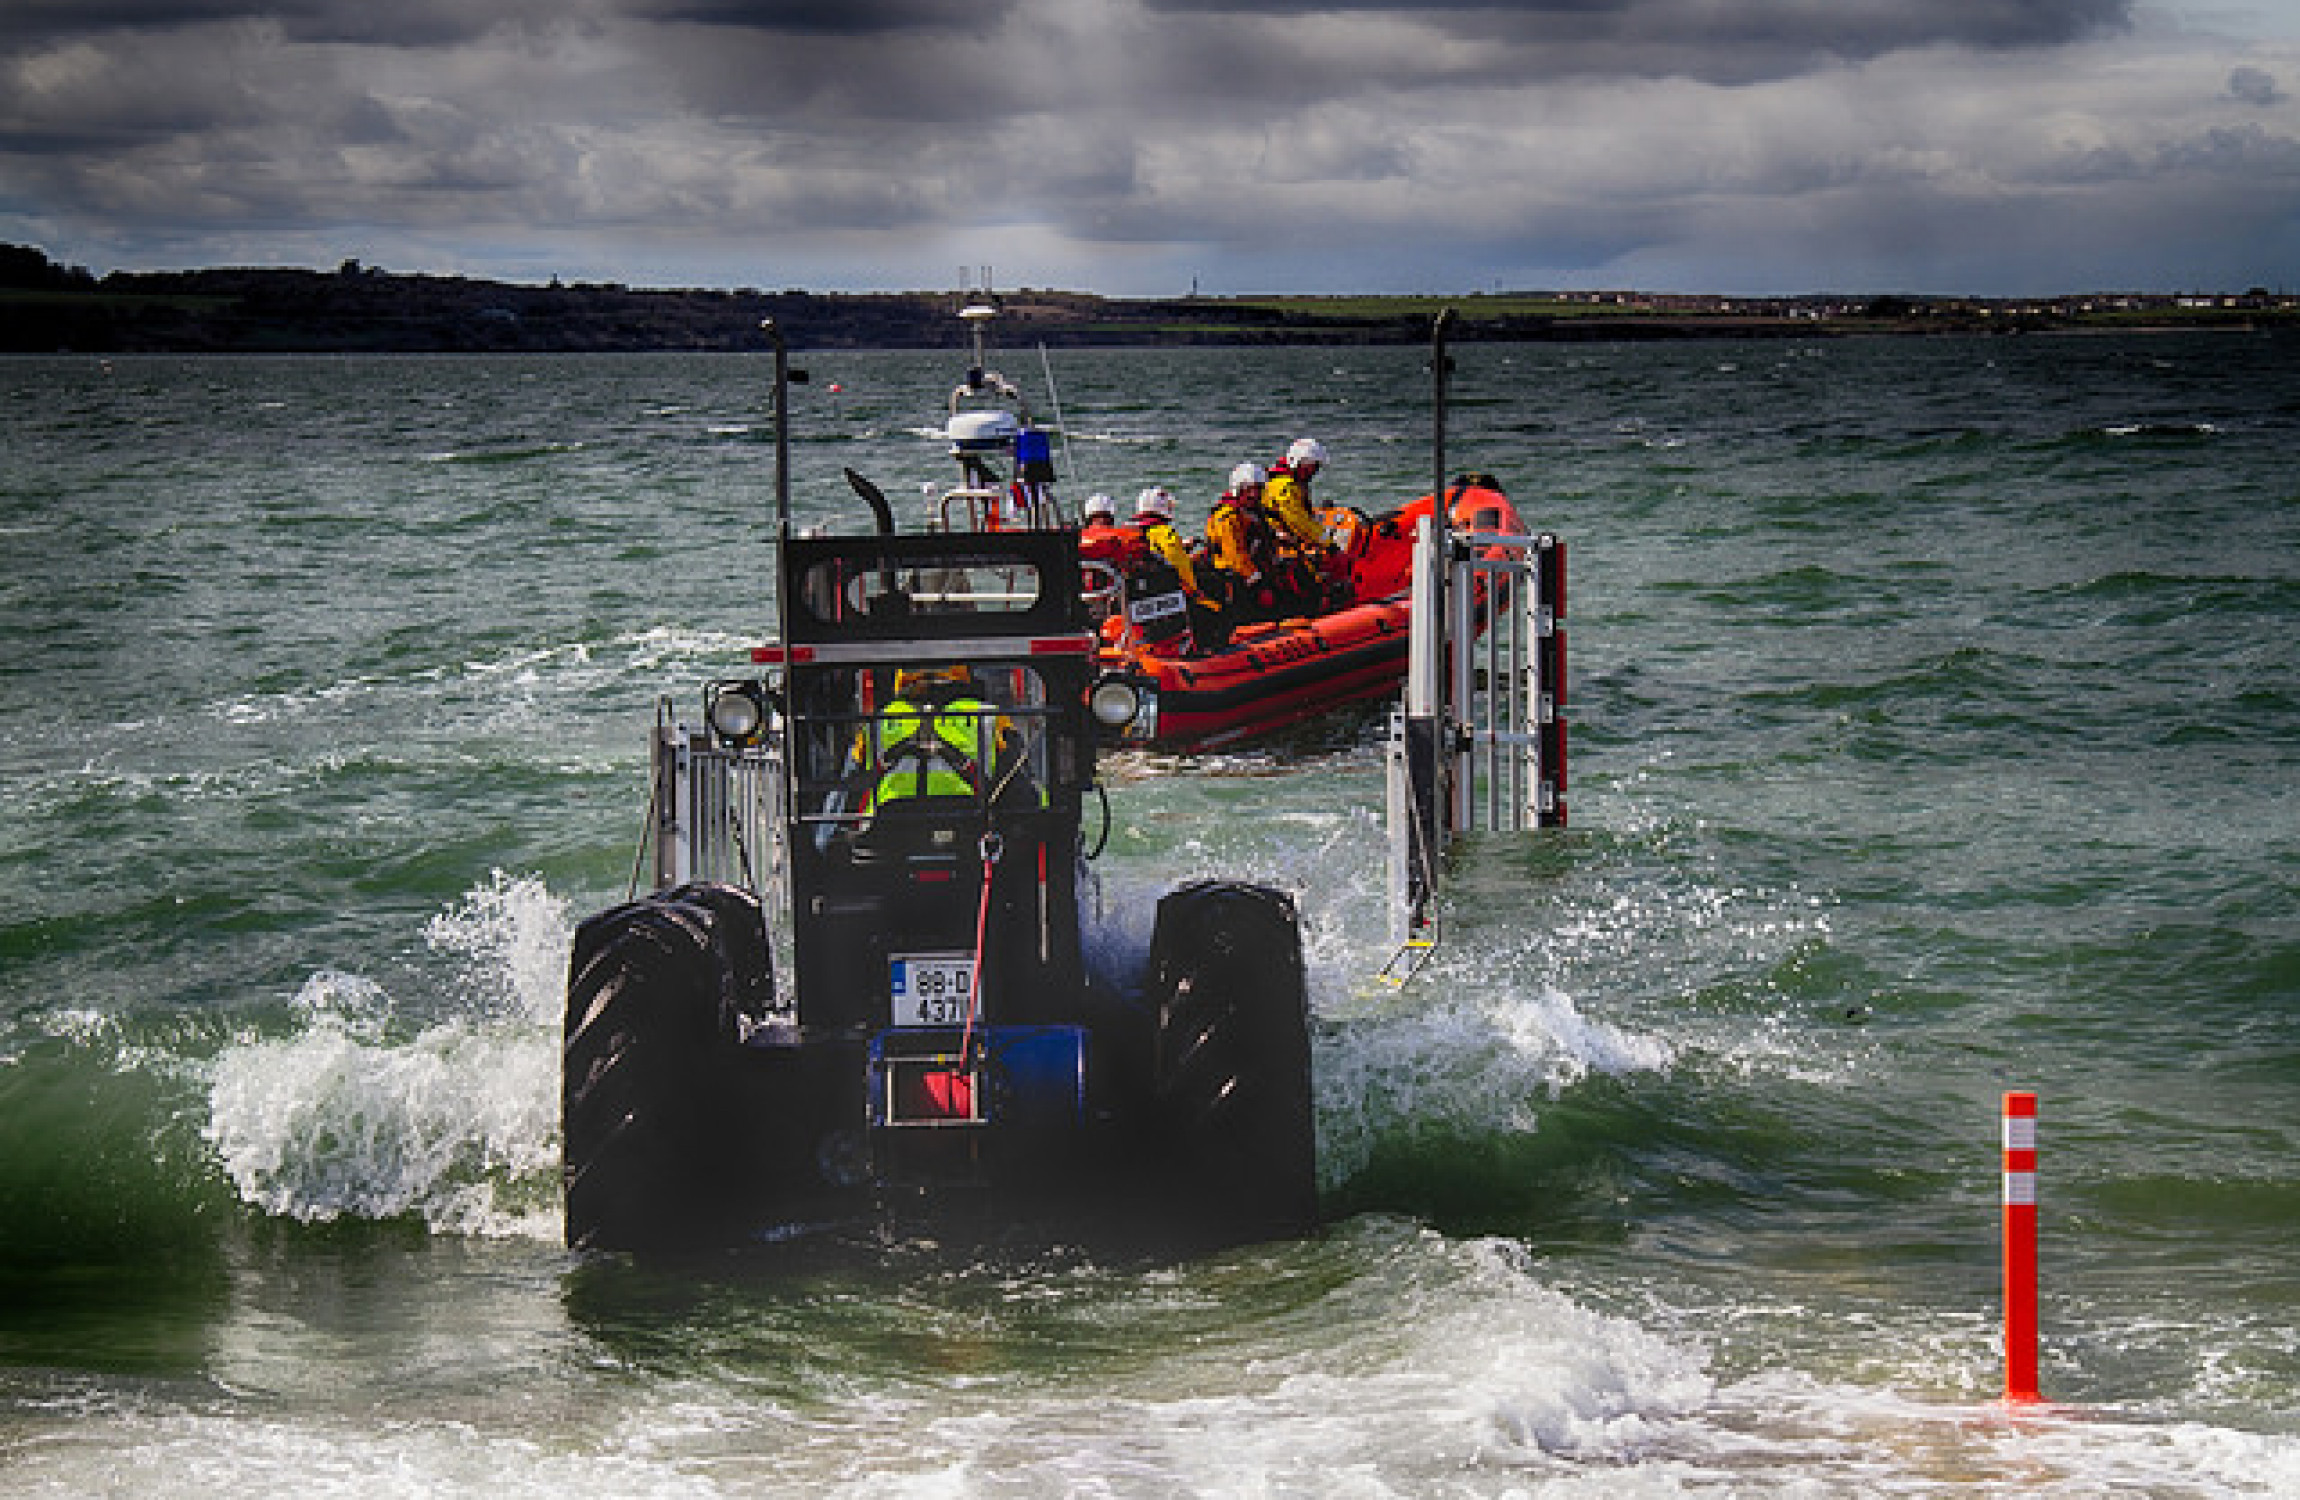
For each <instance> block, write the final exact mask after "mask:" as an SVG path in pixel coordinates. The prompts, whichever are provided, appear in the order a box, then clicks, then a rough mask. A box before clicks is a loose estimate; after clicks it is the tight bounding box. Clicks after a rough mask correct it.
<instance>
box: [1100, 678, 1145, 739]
mask: <svg viewBox="0 0 2300 1500" xmlns="http://www.w3.org/2000/svg"><path fill="white" fill-rule="evenodd" d="M1086 709H1087V712H1089V713H1091V714H1093V715H1094V722H1095V723H1097V724H1099V725H1101V726H1102V727H1103V728H1104V729H1124V728H1125V727H1126V726H1127V725H1129V724H1131V723H1133V722H1134V721H1135V719H1137V718H1138V717H1140V716H1141V713H1142V689H1141V688H1140V687H1139V686H1138V685H1137V684H1136V683H1135V682H1134V680H1133V679H1132V678H1130V677H1105V678H1103V679H1102V680H1101V681H1100V682H1097V683H1096V684H1094V691H1093V692H1092V693H1090V694H1088V695H1087V698H1086Z"/></svg>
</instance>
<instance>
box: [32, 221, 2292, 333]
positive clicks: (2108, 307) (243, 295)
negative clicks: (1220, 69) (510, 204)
mask: <svg viewBox="0 0 2300 1500" xmlns="http://www.w3.org/2000/svg"><path fill="white" fill-rule="evenodd" d="M956 301H957V299H956V297H955V296H954V295H953V294H951V293H948V292H887V293H816V292H806V291H798V290H787V291H778V292H762V291H755V290H740V291H725V290H647V289H642V288H633V287H627V286H620V285H613V284H598V283H573V284H561V283H559V282H556V281H554V282H552V283H550V284H549V285H546V286H533V285H522V284H518V283H511V282H495V281H479V280H472V279H469V278H465V277H459V276H425V275H400V274H394V273H389V272H384V271H380V270H377V269H374V268H372V267H367V266H362V265H360V264H359V263H358V262H356V261H347V262H345V263H344V264H343V265H342V266H341V267H339V268H337V269H336V270H334V271H309V270H279V269H215V270H198V271H146V272H125V271H121V272H113V273H112V274H110V275H107V276H104V277H101V278H98V277H95V276H92V275H90V274H89V273H87V272H85V271H81V270H77V269H74V268H69V267H64V266H59V265H55V264H53V263H52V262H50V261H49V260H48V258H47V257H46V255H44V254H42V253H41V252H40V251H38V250H35V249H30V248H27V247H21V246H0V351H6V352H13V353H50V352H55V351H57V350H79V351H85V352H90V353H133V352H170V351H172V352H203V351H204V352H217V353H288V352H314V353H318V352H351V351H370V352H388V351H406V352H419V351H449V352H453V351H470V352H485V351H505V352H550V351H582V350H645V349H729V350H733V349H757V348H759V347H761V346H762V339H761V337H760V333H759V325H760V323H761V322H762V321H763V320H765V319H768V318H773V319H775V320H777V322H778V323H780V325H781V326H782V327H783V328H784V329H786V330H787V332H788V334H789V337H790V340H791V343H792V345H793V346H794V347H798V348H871V349H906V348H939V347H945V346H951V345H956V344H959V343H961V342H962V341H963V339H964V332H963V330H962V328H961V327H960V325H959V323H958V321H957V320H956V319H955V318H953V317H952V316H951V312H952V309H953V307H954V306H955V304H956ZM999 302H1000V304H1001V307H1002V309H1003V311H1004V314H1005V326H1004V337H1005V338H1007V339H1008V340H1009V341H1015V340H1021V341H1024V342H1032V343H1044V344H1049V345H1060V346H1075V345H1092V344H1099V345H1126V344H1145V345H1149V344H1256V343H1263V344H1277V343H1335V344H1366V343H1414V342H1419V341H1420V340H1422V339H1424V338H1426V337H1427V336H1428V333H1429V327H1430V321H1431V319H1432V318H1434V317H1435V316H1436V315H1437V313H1438V312H1439V310H1440V309H1442V308H1446V307H1451V308H1453V309H1454V311H1455V314H1456V323H1455V331H1454V337H1456V338H1457V339H1461V340H1464V341H1481V340H1529V341H1530V340H1554V339H1661V338H1702V337H1733V338H1750V337H1772V336H1788V337H1803V338H1811V337H1822V336H1829V335H1837V334H1854V333H1936V332H2004V333H2013V332H2035V331H2049V330H2055V329H2084V328H2130V327H2167V328H2198V327H2203V328H2257V327H2265V326H2283V327H2292V326H2300V299H2295V298H2291V297H2285V296H2281V295H2272V294H2270V293H2268V292H2266V291H2264V290H2260V289H2254V290H2252V291H2249V292H2245V293H2240V294H2212V295H2196V294H2190V295H2169V294H2114V295H2089V296H2069V297H2057V298H2046V299H2018V300H2014V299H1984V298H1965V297H1897V296H1894V297H1875V296H1862V297H1831V296H1810V297H1722V296H1694V295H1665V294H1658V293H1644V292H1634V291H1608V292H1491V293H1473V294H1466V295H1462V296H1452V297H1437V296H1430V297H1402V296H1300V297H1296V296H1252V297H1235V296H1234V297H1201V296H1189V297H1174V298H1117V297H1098V296H1094V295H1091V294H1088V293H1082V292H1061V291H1043V290H1032V289H1028V288H1025V289H1022V290H1020V291H1014V292H1007V293H1003V294H1001V295H1000V297H999Z"/></svg>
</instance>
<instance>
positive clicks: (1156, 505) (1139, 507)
mask: <svg viewBox="0 0 2300 1500" xmlns="http://www.w3.org/2000/svg"><path fill="white" fill-rule="evenodd" d="M1134 514H1136V515H1138V516H1156V517H1158V519H1160V520H1162V521H1171V520H1173V519H1174V495H1173V492H1172V491H1170V490H1168V489H1167V488H1166V486H1164V485H1162V484H1154V485H1152V486H1150V488H1148V489H1146V490H1144V491H1143V492H1142V493H1141V494H1139V495H1137V496H1135V497H1134Z"/></svg>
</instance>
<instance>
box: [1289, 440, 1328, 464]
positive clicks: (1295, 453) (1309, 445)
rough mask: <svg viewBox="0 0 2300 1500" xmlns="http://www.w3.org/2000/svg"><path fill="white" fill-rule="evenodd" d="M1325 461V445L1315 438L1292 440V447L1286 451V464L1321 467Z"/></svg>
mask: <svg viewBox="0 0 2300 1500" xmlns="http://www.w3.org/2000/svg"><path fill="white" fill-rule="evenodd" d="M1325 461H1326V445H1325V444H1324V443H1321V442H1319V441H1318V440H1317V439H1316V438H1296V439H1294V446H1293V447H1291V448H1288V449H1287V450H1286V462H1287V463H1290V464H1318V465H1320V466H1323V465H1324V463H1325Z"/></svg>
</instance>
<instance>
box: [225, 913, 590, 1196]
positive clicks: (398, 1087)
mask: <svg viewBox="0 0 2300 1500" xmlns="http://www.w3.org/2000/svg"><path fill="white" fill-rule="evenodd" d="M568 932H569V928H568V917H567V912H566V907H565V903H563V902H562V901H560V900H559V899H558V898H556V897H553V896H551V895H550V894H549V892H548V891H546V890H545V889H544V887H543V885H542V883H541V882H540V881H537V880H533V879H511V878H509V877H506V876H504V875H502V874H500V873H498V874H497V875H496V876H495V877H494V878H493V880H492V881H490V882H489V883H488V884H487V885H484V886H481V887H479V888H478V889H477V890H475V891H474V892H472V893H471V894H470V895H469V896H467V897H466V898H465V900H464V902H463V903H462V904H461V905H460V906H458V907H457V908H455V909H454V910H452V911H449V912H446V913H443V914H441V915H440V916H438V917H436V918H434V919H433V922H432V924H431V928H430V932H429V936H430V940H431V943H432V946H433V947H434V948H435V949H436V950H438V951H441V952H443V953H446V954H449V955H452V956H454V957H456V958H457V959H459V960H460V965H459V969H460V972H459V973H458V975H457V977H456V980H455V983H454V990H455V992H454V993H453V994H451V995H449V996H446V997H443V1001H442V1002H441V1003H435V1004H433V1005H432V1006H430V1007H429V1009H431V1010H433V1011H435V1012H436V1011H441V1010H444V1011H445V1012H446V1014H445V1017H444V1018H443V1019H435V1020H432V1021H429V1022H428V1023H426V1024H422V1025H420V1026H416V1027H413V1028H412V1029H411V1028H410V1027H409V1026H408V1025H407V1024H406V1023H404V1022H403V1021H402V1019H401V1014H400V1011H401V1007H400V1006H399V1005H398V1004H396V1003H395V1002H394V1000H393V998H392V997H391V996H390V995H389V994H388V993H387V992H386V991H385V990H384V988H383V987H382V986H381V985H379V984H377V983H375V982H374V981H372V980H370V979H367V978H363V977H361V976H359V975H354V974H344V973H340V972H336V971H332V970H323V971H321V972H320V973H317V974H314V975H313V976H312V977H311V978H310V979H309V980H308V981H306V983H305V984H304V987H303V989H302V990H301V992H299V993H298V995H297V996H296V1000H295V1004H296V1008H297V1010H298V1011H299V1012H300V1013H301V1015H302V1024H301V1026H300V1028H299V1029H298V1030H297V1031H296V1032H295V1033H294V1034H293V1035H290V1036H286V1037H269V1038H257V1039H250V1040H247V1041H244V1042H242V1043H240V1044H238V1045H235V1046H233V1047H230V1048H227V1049H226V1050H225V1051H224V1052H223V1054H222V1055H221V1056H219V1057H218V1058H217V1059H216V1061H215V1064H214V1075H213V1080H212V1082H211V1084H210V1088H209V1116H208V1123H207V1128H206V1135H207V1139H208V1141H209V1143H210V1144H211V1145H212V1146H213V1147H214V1149H215V1151H216V1153H217V1155H218V1157H219V1158H220V1160H221V1161H222V1163H223V1166H224V1169H225V1171H226V1172H227V1174H228V1175H229V1176H230V1178H231V1180H232V1182H233V1184H234V1186H235V1187H236V1188H237V1189H238V1192H239V1195H240V1197H241V1199H242V1201H244V1202H246V1203H248V1204H250V1205H252V1206H254V1207H256V1208H259V1209H261V1210H263V1211H264V1212H266V1213H271V1214H278V1215H281V1216H284V1217H288V1218H295V1219H300V1220H305V1221H307V1222H318V1221H326V1220H332V1219H335V1218H339V1217H342V1216H346V1215H350V1216H356V1217H361V1218H378V1219H380V1218H392V1217H397V1216H401V1215H416V1216H419V1217H421V1218H422V1219H423V1220H424V1222H425V1223H426V1224H427V1225H429V1226H430V1227H431V1228H433V1229H437V1230H443V1231H448V1232H454V1233H464V1234H479V1235H510V1236H532V1237H538V1238H546V1237H555V1236H556V1235H557V1233H558V1193H557V1173H556V1167H557V1161H558V1115H557V1099H558V1065H559V1054H558V1047H557V1038H556V1033H555V1031H554V1029H553V1027H552V1024H551V1023H552V1021H553V1019H554V1017H555V1013H556V1008H557V1000H556V994H557V987H558V983H559V977H560V974H561V972H562V970H563V968H564V965H565V962H566V950H567V941H568Z"/></svg>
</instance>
